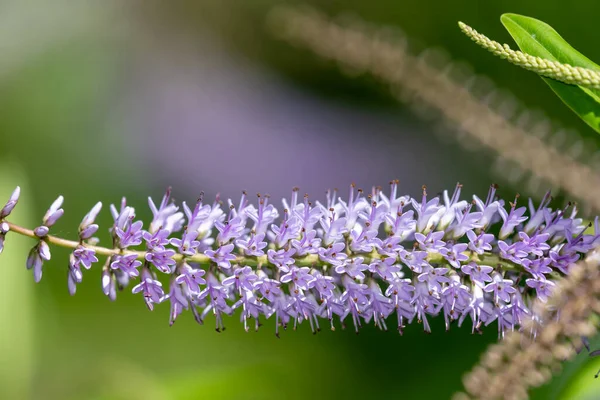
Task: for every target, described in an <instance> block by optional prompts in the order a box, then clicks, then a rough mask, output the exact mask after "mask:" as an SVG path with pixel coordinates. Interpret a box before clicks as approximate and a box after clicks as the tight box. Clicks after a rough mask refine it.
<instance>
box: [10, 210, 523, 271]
mask: <svg viewBox="0 0 600 400" xmlns="http://www.w3.org/2000/svg"><path fill="white" fill-rule="evenodd" d="M5 222H6V223H7V224H8V226H9V228H10V231H9V232H14V233H18V234H19V235H23V236H28V237H30V238H33V239H40V238H39V237H38V236H36V234H35V233H34V232H33V230H31V229H27V228H24V227H22V226H19V225H15V224H14V223H12V222H8V221H5ZM42 239H43V240H45V241H46V242H48V243H49V244H53V245H55V246H58V247H64V248H69V249H76V248H77V247H78V246H85V247H87V248H89V249H92V250H94V252H95V253H96V254H98V255H103V256H107V257H111V256H115V255H118V254H136V255H137V258H138V260H142V261H143V260H144V259H145V257H146V251H141V250H137V251H136V250H122V249H118V248H113V249H111V248H108V247H102V246H93V245H90V244H86V243H80V242H78V241H75V240H68V239H63V238H60V237H57V236H53V235H46V236H44V237H43V238H42ZM172 258H173V260H175V261H176V262H180V261H182V260H183V259H184V258H185V260H186V261H188V262H191V263H196V264H200V265H209V264H210V258H209V257H208V256H206V255H204V254H195V255H193V256H184V255H182V254H175V255H173V257H172ZM378 258H381V255H380V254H379V253H377V252H376V251H373V252H372V253H371V254H369V256H367V257H365V261H366V262H367V263H369V262H371V261H373V260H374V259H378ZM471 258H472V259H473V261H477V262H478V263H480V264H485V265H490V266H493V267H496V266H499V265H501V266H502V267H503V268H504V269H506V270H519V269H520V266H518V265H516V264H514V263H512V262H509V261H506V260H502V259H500V257H498V256H497V255H495V254H483V255H477V256H476V257H474V256H472V257H471ZM427 261H429V262H433V263H436V264H447V262H446V260H445V259H444V257H442V255H441V254H439V253H430V254H429V255H428V256H427ZM236 263H237V264H239V265H247V266H250V267H257V266H259V265H265V264H269V261H268V259H267V256H266V255H263V256H260V257H254V256H243V255H238V256H237V259H236ZM318 263H319V256H318V255H316V254H309V255H307V256H304V257H302V258H298V259H296V262H295V264H296V265H297V266H299V267H314V266H315V265H316V264H318Z"/></svg>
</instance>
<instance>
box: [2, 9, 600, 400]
mask: <svg viewBox="0 0 600 400" xmlns="http://www.w3.org/2000/svg"><path fill="white" fill-rule="evenodd" d="M282 3H284V2H280V1H276V0H252V1H245V2H242V1H233V0H195V1H193V0H187V1H186V0H179V1H172V2H167V1H159V0H145V1H109V0H106V1H102V2H100V1H95V2H94V1H78V2H76V1H67V0H55V1H53V2H52V4H50V3H49V2H45V1H42V0H30V1H21V0H11V1H8V0H4V1H0V193H1V194H2V196H3V197H2V198H4V197H7V196H8V195H9V193H10V190H12V188H14V186H16V185H21V187H22V188H23V192H22V202H21V203H20V205H19V208H18V209H17V211H15V222H21V223H23V224H26V225H27V226H35V225H34V224H36V223H37V222H38V220H40V219H41V216H42V215H43V213H44V211H45V209H46V208H47V207H48V205H49V204H50V203H51V202H52V200H54V198H55V197H56V196H57V195H59V194H62V195H64V196H65V198H66V203H65V209H66V215H65V217H64V218H63V219H62V220H61V221H60V223H59V224H58V225H57V229H56V230H55V233H57V234H59V235H61V236H64V237H70V238H73V237H74V236H75V233H76V227H77V225H78V223H79V221H80V219H81V217H82V216H83V215H84V214H85V213H87V211H88V210H89V209H90V208H91V206H92V205H93V204H94V203H95V202H96V201H102V202H103V203H104V204H105V205H108V204H110V203H111V202H118V201H119V199H120V197H121V196H123V195H125V196H127V198H128V199H129V202H131V203H132V204H133V205H135V206H136V207H137V210H138V215H140V216H141V217H147V216H148V214H149V212H148V211H147V210H146V197H147V196H148V195H151V196H153V197H154V198H158V197H160V196H161V195H162V193H163V191H164V188H165V187H167V186H169V185H171V186H173V187H174V194H175V197H176V198H177V199H180V200H188V201H192V200H194V199H195V198H196V197H197V196H198V194H199V192H200V191H204V192H205V194H206V197H207V198H212V197H214V196H215V195H217V193H220V195H221V196H222V197H225V198H227V197H234V198H236V199H237V198H238V196H239V194H240V191H241V190H242V189H246V190H248V191H249V192H261V193H270V194H271V195H272V196H273V197H275V198H278V197H281V196H287V195H289V193H290V191H291V188H292V187H293V186H299V187H300V188H301V190H302V191H303V192H308V193H309V194H311V195H312V196H313V197H319V196H321V195H322V194H323V193H324V191H325V190H326V189H327V188H332V187H339V188H346V187H347V185H349V183H351V182H356V183H357V184H358V185H359V186H362V187H365V188H370V186H372V185H387V182H388V181H389V180H390V179H396V178H397V179H400V181H401V187H402V188H403V190H404V191H405V192H407V193H409V194H411V195H417V194H418V193H419V192H420V190H421V185H422V184H427V185H428V188H429V191H430V193H438V192H440V191H441V190H443V189H445V188H453V187H454V185H455V183H456V182H457V181H460V182H461V183H463V184H464V185H465V192H466V193H469V194H468V195H469V196H470V193H477V194H478V195H480V196H484V195H485V194H486V192H487V187H488V186H489V184H490V183H491V182H497V183H499V184H500V187H501V189H500V194H501V195H503V196H509V197H512V196H513V195H514V194H515V193H516V192H520V193H522V194H526V195H531V196H534V197H536V196H538V195H539V190H537V189H539V188H537V187H532V186H531V185H530V184H528V183H527V182H528V180H527V177H525V178H523V179H521V178H520V175H519V173H518V171H517V172H516V173H512V172H511V173H510V174H509V172H510V171H509V170H504V171H499V169H498V168H497V167H494V165H496V164H495V163H496V158H495V155H494V154H493V152H491V151H487V150H483V149H477V150H476V151H473V150H472V149H471V147H472V146H471V145H470V143H468V141H469V139H468V138H467V137H465V136H460V135H458V136H456V137H457V138H458V139H453V132H452V131H449V132H440V131H441V130H444V127H443V123H442V124H440V121H435V120H432V118H428V116H427V112H426V111H425V112H415V108H414V107H412V105H411V104H402V103H399V102H397V101H396V99H395V98H394V97H393V96H392V95H391V94H390V93H389V90H388V89H387V88H386V87H385V85H382V84H380V83H379V82H377V81H376V80H375V79H373V78H371V77H369V76H358V77H355V78H351V77H349V76H348V75H347V74H344V73H343V71H340V69H339V68H338V67H337V66H336V65H335V64H334V63H331V62H328V61H324V60H323V59H321V58H319V57H318V56H315V55H313V54H312V53H311V52H310V51H308V50H306V49H299V48H295V47H293V46H291V45H289V44H288V43H285V42H283V41H281V40H278V39H277V38H275V37H274V35H273V33H272V32H270V31H269V30H268V29H267V28H266V24H265V20H266V16H267V14H268V12H269V10H270V9H271V7H273V6H274V5H278V4H282ZM286 4H295V3H289V2H288V3H286ZM306 4H312V5H313V6H315V7H317V8H318V9H320V10H321V11H323V12H325V13H327V14H329V15H336V14H338V13H349V14H351V15H353V16H355V17H359V18H361V19H363V20H365V21H368V22H370V23H372V24H374V25H377V26H393V27H395V28H397V29H400V30H402V31H403V32H404V33H405V35H406V36H407V37H408V38H410V40H411V46H414V48H429V47H431V48H441V49H444V51H446V52H447V54H450V55H451V57H452V58H453V59H458V60H461V59H462V60H468V63H469V64H470V65H471V67H472V70H473V71H474V72H476V73H478V74H485V75H487V76H490V77H491V78H492V79H493V81H494V82H495V83H496V85H497V86H498V87H502V88H506V89H507V90H508V91H511V92H513V93H514V95H515V96H516V97H517V98H518V100H519V102H520V104H521V105H522V107H525V108H527V109H531V110H536V109H543V110H544V112H545V113H546V115H547V116H549V118H550V120H551V121H552V123H553V124H556V126H560V127H565V128H566V129H567V130H569V131H571V130H572V131H577V132H579V134H577V135H574V134H570V135H567V136H565V137H567V138H568V140H570V141H576V140H581V141H582V142H581V143H584V144H585V147H586V148H587V149H588V150H589V149H592V150H590V152H591V154H590V155H589V156H590V157H593V156H594V151H593V149H595V148H596V147H597V140H596V137H595V134H594V133H592V132H591V129H589V128H587V126H586V125H584V124H583V123H582V122H580V121H579V119H578V118H577V117H576V116H575V115H574V114H572V113H570V111H569V110H568V109H567V108H566V107H564V106H563V105H562V104H561V103H560V100H558V99H557V98H555V97H554V96H553V94H552V93H551V91H550V90H549V89H548V88H547V87H546V86H545V84H544V83H543V82H542V81H541V80H540V79H539V78H537V77H535V76H533V75H532V74H530V73H527V72H525V71H521V70H519V69H517V68H516V67H512V66H510V65H508V64H506V63H503V62H501V61H500V60H498V59H496V58H494V57H493V56H491V55H488V54H487V53H486V52H485V51H483V50H481V49H480V48H478V47H477V46H476V45H474V44H473V43H471V42H470V41H469V40H468V39H467V38H466V37H464V36H463V35H462V33H461V32H460V31H459V29H458V28H457V24H456V22H457V21H458V20H462V21H465V22H467V23H469V24H470V25H472V26H474V27H475V28H476V29H478V30H480V31H482V32H484V33H486V34H487V35H488V36H490V37H492V38H495V39H496V40H499V41H501V42H508V43H512V41H511V40H510V37H509V35H508V33H506V32H505V31H504V29H503V27H502V25H501V24H500V22H499V16H500V15H501V14H502V13H503V12H514V13H521V14H525V15H529V16H534V17H537V18H539V19H542V20H544V21H546V22H548V23H550V24H551V25H552V26H553V27H555V28H556V29H557V30H558V31H559V32H560V33H561V34H563V36H564V37H565V38H566V39H567V40H569V41H570V42H571V43H572V44H573V45H574V46H575V47H576V48H578V49H579V50H580V51H581V52H583V53H584V54H586V55H588V57H590V58H591V59H593V60H596V61H597V60H600V48H598V46H597V45H596V43H597V39H598V33H597V29H596V23H597V15H598V14H599V13H600V3H598V2H596V1H592V0H586V1H578V2H575V3H570V4H569V5H568V7H567V6H566V5H565V3H564V2H558V1H550V2H549V1H541V0H539V1H538V0H536V1H534V0H530V1H528V2H522V1H517V0H505V1H502V2H487V1H486V2H484V1H474V0H470V1H452V2H439V1H434V0H418V1H417V0H404V1H401V2H399V1H395V0H371V1H368V2H366V1H357V0H354V1H312V2H307V3H306ZM532 115H536V114H535V111H534V112H532ZM563 140H565V139H563ZM515 146H519V144H518V143H515ZM502 172H504V173H502ZM515 174H516V178H515ZM508 175H511V176H512V177H513V178H511V179H509V178H510V177H509V176H508ZM534 186H535V185H534ZM342 192H343V193H345V189H344V190H342ZM559 200H560V199H559ZM105 211H106V209H105ZM100 222H101V223H102V224H103V225H104V226H109V225H110V217H109V215H108V213H107V212H104V213H103V214H102V216H101V218H100ZM107 237H108V235H107V234H104V236H102V238H103V239H107ZM8 244H9V246H8V247H7V250H6V251H5V253H4V254H2V258H0V398H2V399H197V398H213V399H276V398H277V399H279V398H290V399H304V398H384V397H386V398H389V397H390V396H393V397H394V398H396V397H397V398H407V399H413V398H414V399H416V398H423V399H444V398H450V396H451V395H452V393H454V392H455V391H457V390H459V389H460V387H461V376H462V375H463V373H465V372H466V371H467V370H468V369H469V368H471V367H472V365H473V364H474V363H475V362H476V361H477V360H478V357H479V354H480V353H481V352H482V351H483V350H484V349H485V348H486V346H487V345H488V344H490V343H492V342H494V341H495V340H496V339H497V332H496V330H495V328H494V327H490V329H487V330H486V332H485V333H484V334H483V335H471V331H470V329H469V327H463V328H462V329H456V328H453V329H451V330H450V331H449V332H445V331H444V326H443V320H442V319H441V318H437V319H436V320H434V321H433V334H431V335H426V334H424V333H423V332H422V329H421V327H419V326H418V325H416V324H415V325H412V326H410V327H409V328H408V329H406V332H405V334H404V336H402V337H400V336H399V335H398V333H397V332H395V331H394V330H391V331H389V332H380V331H379V330H377V329H376V328H374V327H371V326H368V327H365V328H364V329H363V330H362V331H361V333H360V335H355V334H354V333H353V331H352V330H346V331H342V330H339V329H338V330H337V331H336V332H331V331H329V330H327V329H325V330H324V331H322V332H321V333H320V334H318V335H316V336H313V335H312V334H311V332H310V329H309V327H308V326H301V327H300V329H299V330H298V331H296V332H293V331H288V332H285V333H284V334H283V335H282V338H281V339H279V340H278V339H277V338H275V336H274V334H273V332H274V325H273V322H272V321H269V322H267V323H266V324H265V326H263V327H262V328H261V330H260V331H259V332H258V333H254V332H252V333H245V332H244V331H243V329H242V327H241V325H240V324H239V322H238V320H237V317H238V316H237V315H235V316H232V317H231V318H229V320H228V321H227V322H228V323H227V328H228V329H227V330H226V331H225V332H224V333H221V334H217V333H216V332H215V331H214V329H213V328H212V321H211V320H209V321H207V323H206V325H205V326H197V325H196V324H195V322H194V321H193V319H192V318H191V317H190V316H189V315H185V314H184V315H183V316H182V317H180V318H179V319H178V321H177V323H176V324H175V325H174V326H173V327H172V328H169V326H168V306H166V305H163V306H159V307H157V309H156V310H155V311H154V312H149V311H148V310H147V309H146V308H145V306H144V304H143V302H142V301H141V299H140V298H138V296H134V295H132V294H131V293H129V292H127V291H124V292H122V293H119V295H118V300H117V301H116V302H114V303H111V302H110V301H108V300H107V299H106V298H105V296H104V295H103V294H102V291H101V288H100V269H99V268H96V269H95V270H92V271H90V272H88V273H86V274H85V276H84V281H83V283H82V284H81V285H80V286H78V293H77V295H76V296H75V297H71V296H69V294H68V291H67V286H66V271H67V269H66V260H67V256H68V253H67V252H66V251H61V250H58V249H57V250H55V251H54V252H53V259H52V261H51V262H50V263H48V264H47V265H46V266H45V269H44V279H43V280H42V282H41V283H40V284H39V285H34V283H33V279H32V277H31V276H30V274H29V273H28V271H26V270H25V268H24V260H25V257H26V253H27V250H28V246H29V245H30V242H28V241H27V240H26V239H19V238H13V237H9V242H8ZM580 365H585V366H586V368H588V369H590V370H592V369H593V368H594V367H598V363H596V364H594V363H592V362H587V359H586V357H585V355H582V356H580V357H579V358H578V359H577V360H575V362H574V363H572V364H571V365H570V366H568V367H567V369H566V371H567V373H566V374H563V375H562V376H561V377H559V378H557V380H560V379H562V381H561V382H559V383H558V386H556V385H557V383H556V381H557V380H555V382H553V384H554V385H555V386H552V387H550V386H548V387H545V388H541V389H539V390H537V391H536V392H534V393H533V395H534V397H536V398H541V399H544V398H560V396H563V398H567V397H564V396H565V393H566V392H564V390H567V389H568V387H569V385H572V383H569V379H568V377H569V374H568V373H569V371H570V370H574V369H576V367H577V366H580ZM593 373H594V372H590V373H589V374H588V375H587V376H588V377H589V378H590V379H591V377H592V375H593ZM557 387H559V388H560V390H559V389H556V388H557ZM598 393H600V386H598ZM591 398H594V397H591Z"/></svg>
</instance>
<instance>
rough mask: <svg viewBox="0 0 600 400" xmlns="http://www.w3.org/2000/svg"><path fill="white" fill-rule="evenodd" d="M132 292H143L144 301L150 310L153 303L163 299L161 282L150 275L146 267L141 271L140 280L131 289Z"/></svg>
mask: <svg viewBox="0 0 600 400" xmlns="http://www.w3.org/2000/svg"><path fill="white" fill-rule="evenodd" d="M131 292H132V293H134V294H135V293H140V292H141V293H143V294H144V301H145V302H146V306H147V307H148V309H149V310H150V311H152V310H154V304H158V303H160V302H162V301H163V300H164V295H165V292H164V291H163V289H162V283H160V282H159V281H157V280H156V279H154V278H153V277H152V274H151V273H150V271H148V270H147V269H144V270H143V271H142V277H141V282H140V284H139V285H136V286H134V287H133V289H132V290H131Z"/></svg>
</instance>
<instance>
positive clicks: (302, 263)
mask: <svg viewBox="0 0 600 400" xmlns="http://www.w3.org/2000/svg"><path fill="white" fill-rule="evenodd" d="M461 190H462V186H461V185H457V187H456V189H455V190H454V194H453V195H452V196H450V195H449V194H448V193H447V192H444V193H443V195H442V196H441V199H442V200H443V201H440V198H439V197H433V198H429V197H428V196H427V192H426V190H425V188H423V195H422V196H421V197H420V198H419V199H412V198H410V197H409V196H400V197H398V194H397V192H398V182H397V181H392V182H391V190H390V194H389V196H388V195H385V194H384V193H382V192H381V190H380V189H378V188H375V189H373V190H372V191H371V193H370V194H368V195H365V194H364V192H363V191H362V190H360V189H357V188H355V186H354V185H352V186H351V187H350V192H349V196H348V199H347V200H344V199H341V198H339V197H338V195H337V192H335V191H334V192H328V194H327V199H326V201H325V203H320V202H318V201H317V202H316V203H315V204H314V205H313V203H312V202H310V201H309V200H308V196H304V200H303V201H302V202H299V201H298V189H297V188H294V190H293V191H292V197H291V199H289V200H287V199H283V201H282V203H283V208H282V209H281V210H278V209H277V207H276V206H275V205H274V204H273V203H270V199H269V197H268V196H261V195H259V196H258V201H257V204H251V203H250V202H249V200H248V196H247V195H246V193H245V192H244V193H243V194H242V198H241V200H240V202H239V205H237V206H236V205H234V204H233V202H232V201H231V200H229V201H228V202H227V205H228V206H226V207H227V209H223V208H222V207H223V205H222V204H223V202H222V201H220V199H218V198H217V200H216V201H215V202H214V203H213V204H212V205H206V204H203V199H202V196H201V197H200V199H199V200H198V201H197V203H196V204H195V206H194V207H193V209H192V208H191V207H188V205H187V204H186V203H183V204H182V206H183V212H179V207H178V206H177V205H175V203H173V202H172V200H171V197H170V190H168V191H167V193H166V194H165V195H164V197H163V198H162V201H161V203H160V204H159V205H158V206H157V205H156V204H155V203H154V202H153V201H152V200H151V199H149V205H150V209H151V211H152V215H153V217H152V220H151V221H150V222H149V223H148V224H144V223H143V222H142V221H135V215H136V214H135V209H134V208H133V207H130V206H127V204H126V200H125V199H123V200H122V201H121V203H120V205H119V206H118V207H117V206H114V205H111V207H110V209H111V213H112V215H113V218H114V225H113V226H112V227H111V228H110V229H109V232H110V233H111V240H112V243H113V246H111V247H100V246H98V239H96V238H93V237H92V235H94V234H95V233H96V232H97V230H98V226H97V225H96V224H95V223H94V220H95V218H96V216H97V215H98V214H99V212H100V210H101V208H102V204H101V203H98V204H96V205H95V206H94V207H93V208H92V209H91V211H90V212H89V213H88V214H87V215H86V216H85V217H84V218H83V220H82V222H81V224H80V226H79V229H78V240H77V241H70V240H66V239H62V238H58V237H55V236H52V235H50V228H51V227H52V226H53V225H54V224H55V223H56V222H57V220H58V219H59V218H60V216H62V214H63V213H64V211H63V209H62V208H61V207H62V203H63V198H62V196H61V197H59V198H58V199H57V200H56V201H55V202H54V203H53V204H52V206H51V207H50V209H49V210H48V212H47V213H46V215H45V216H44V218H43V223H42V225H41V226H39V227H38V228H36V229H35V230H28V229H26V228H23V227H20V226H17V225H14V224H12V223H11V222H9V221H8V220H7V217H9V215H10V213H11V211H13V208H14V207H15V205H16V204H17V201H18V199H19V195H20V190H19V189H18V188H17V189H16V190H15V191H14V193H13V194H12V195H11V197H10V199H9V201H8V202H7V203H6V205H5V206H4V207H3V208H2V209H1V211H0V250H1V249H2V248H3V245H4V239H5V236H6V235H7V234H12V233H18V234H22V235H26V236H29V237H31V238H34V239H35V240H36V241H37V243H36V244H35V245H34V247H33V248H32V249H31V251H30V253H29V256H28V257H27V263H26V265H27V268H29V269H33V271H34V277H35V280H36V281H39V280H40V279H41V277H42V264H43V262H44V261H47V260H50V246H49V245H58V246H63V247H67V248H71V249H72V254H71V256H70V259H69V263H68V271H67V272H68V273H67V276H68V288H69V291H70V293H71V294H74V293H75V290H76V289H75V286H76V284H77V283H79V282H81V281H82V279H83V273H82V267H83V269H90V268H93V267H94V265H93V264H94V263H96V262H98V260H99V258H102V257H104V258H105V262H104V266H103V269H102V289H103V291H104V293H105V294H106V295H107V296H108V297H109V298H110V299H111V300H115V299H116V294H117V288H124V287H126V286H128V285H130V284H132V282H133V284H132V285H133V288H132V292H133V293H140V294H142V296H143V298H144V301H145V303H146V305H147V306H148V308H149V309H150V310H152V309H153V308H154V306H155V305H157V304H160V303H163V302H165V301H166V300H168V301H169V302H170V307H171V312H170V318H169V319H170V323H171V324H173V322H174V321H175V319H176V318H178V316H179V315H181V314H182V313H184V312H185V311H190V312H191V313H192V314H193V317H194V318H195V319H196V321H198V322H199V323H202V322H203V321H204V319H205V318H206V317H207V315H209V314H212V315H214V316H215V318H216V329H217V331H222V330H223V329H224V324H225V316H227V315H230V314H232V313H234V312H239V313H240V319H241V321H242V322H243V324H244V328H245V329H246V330H247V329H248V326H249V325H248V321H249V320H251V319H254V320H255V322H254V326H255V328H256V329H258V327H259V326H260V325H261V324H260V320H262V319H268V318H271V317H273V318H274V319H275V321H276V328H275V329H276V334H277V335H279V331H280V328H281V327H283V328H284V329H285V328H286V327H287V326H288V325H289V324H290V323H291V322H293V327H294V328H295V327H297V326H298V325H299V324H300V323H302V322H303V321H308V323H309V325H310V327H311V329H312V330H313V332H316V331H318V330H319V329H320V328H319V326H320V322H319V320H320V319H326V320H328V321H329V324H330V326H331V327H332V329H333V328H334V327H335V325H336V324H337V323H338V322H337V321H340V322H341V324H342V326H345V320H346V319H351V320H352V324H353V325H354V327H355V329H356V330H357V331H358V329H359V327H360V326H361V325H362V324H364V323H370V322H372V323H374V324H375V325H376V326H377V327H379V328H381V329H387V322H386V320H387V319H388V318H390V317H391V316H393V318H396V319H397V326H398V330H399V331H400V332H402V330H403V329H404V327H405V325H406V324H409V323H411V322H413V321H417V322H419V323H422V324H423V328H424V329H425V331H427V332H429V331H430V330H431V328H430V325H429V320H430V319H431V318H432V317H436V316H438V315H440V314H443V318H444V321H445V324H446V329H449V328H450V327H451V326H452V325H453V324H454V323H455V322H456V324H457V325H461V324H462V323H464V321H465V320H467V319H469V320H471V322H472V330H473V331H477V330H479V329H481V327H482V326H487V325H490V324H491V323H493V322H494V321H496V323H497V326H498V332H499V334H500V335H501V336H502V335H503V334H504V332H506V331H507V330H514V329H519V328H520V325H521V322H522V321H524V317H525V316H532V314H533V311H532V310H531V309H530V305H531V303H532V301H533V300H535V299H539V300H540V301H544V300H545V299H546V298H548V297H549V296H550V295H551V294H552V292H553V290H554V289H555V286H556V285H555V281H554V280H555V279H556V277H557V276H560V275H565V274H569V269H570V265H571V264H572V263H573V262H575V261H577V260H578V259H580V258H582V257H583V256H584V255H585V254H586V253H588V252H589V251H590V250H591V249H593V248H594V247H596V246H597V245H598V244H599V243H600V230H599V229H600V226H599V225H600V223H599V222H598V219H596V220H595V223H594V231H595V232H594V233H593V234H586V233H584V230H585V228H586V226H584V225H583V224H582V220H581V219H578V218H576V211H577V210H576V208H575V206H574V205H572V204H569V205H567V206H566V207H565V208H564V209H558V210H553V209H551V208H550V207H549V203H550V200H551V197H550V195H549V194H547V195H546V196H545V197H544V199H543V200H542V203H541V205H539V206H538V207H537V208H536V207H534V205H533V203H532V202H530V206H529V207H528V209H527V208H525V207H517V206H516V199H515V201H514V202H511V203H510V204H509V206H508V208H507V207H506V206H505V202H504V201H503V200H500V199H498V198H497V196H496V191H497V188H496V186H492V187H491V188H490V191H489V193H488V196H487V198H486V200H485V201H484V200H482V199H480V198H479V197H477V196H473V202H472V204H471V203H469V202H467V201H465V200H461V199H460V194H461ZM411 208H412V209H411ZM279 216H281V218H279ZM144 225H146V226H147V227H148V228H147V229H144ZM137 246H142V247H143V248H138V247H137ZM157 271H160V272H161V274H157V273H156V272H157ZM163 279H164V280H168V283H167V282H165V283H164V285H165V286H164V287H168V293H166V294H165V292H164V290H163V282H161V280H163ZM167 285H168V286H167ZM534 317H535V316H534Z"/></svg>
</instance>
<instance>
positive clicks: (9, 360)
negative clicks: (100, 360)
mask: <svg viewBox="0 0 600 400" xmlns="http://www.w3.org/2000/svg"><path fill="white" fill-rule="evenodd" d="M17 185H21V189H25V191H26V190H27V184H26V179H25V176H24V173H23V172H22V169H21V168H19V166H18V165H15V164H12V163H6V162H3V163H1V164H0V204H4V202H5V201H6V200H7V199H8V198H9V197H10V194H11V193H12V191H13V190H14V189H15V187H16V186H17ZM21 197H22V198H21V200H19V204H18V205H17V207H16V208H15V209H14V211H13V213H12V214H11V215H10V217H9V219H10V220H11V221H13V222H15V223H19V224H25V226H30V225H31V224H32V223H33V221H32V219H31V214H29V212H30V211H31V208H30V205H29V204H27V200H26V197H27V196H21ZM23 197H25V198H23ZM5 245H6V246H5V249H4V251H3V252H2V254H0V357H1V358H0V394H1V395H2V396H1V397H2V398H6V399H28V398H31V394H32V393H31V389H32V388H33V377H34V354H35V352H34V351H35V349H34V310H33V293H32V292H33V278H32V276H31V273H28V272H29V271H27V270H25V257H26V256H27V252H28V251H29V246H30V245H32V243H31V242H29V240H28V239H27V238H24V237H22V236H19V235H15V234H11V233H10V232H9V233H8V234H7V235H6V243H5Z"/></svg>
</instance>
